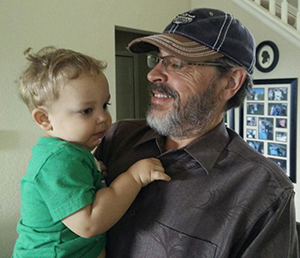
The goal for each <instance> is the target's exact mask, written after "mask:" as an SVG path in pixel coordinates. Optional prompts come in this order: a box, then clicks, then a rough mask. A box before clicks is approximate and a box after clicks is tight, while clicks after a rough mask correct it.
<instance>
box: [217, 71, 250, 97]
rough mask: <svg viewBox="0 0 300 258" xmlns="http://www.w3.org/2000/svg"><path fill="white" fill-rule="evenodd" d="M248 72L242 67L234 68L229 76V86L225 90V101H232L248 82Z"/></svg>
mask: <svg viewBox="0 0 300 258" xmlns="http://www.w3.org/2000/svg"><path fill="white" fill-rule="evenodd" d="M246 77H247V72H246V70H245V69H244V68H242V67H234V68H231V70H230V71H229V72H228V74H227V85H226V86H225V88H224V89H223V93H222V95H221V96H222V98H223V99H224V100H229V99H231V98H232V97H233V96H234V95H235V94H236V93H237V92H238V90H239V89H240V88H241V86H242V85H243V83H244V81H245V80H246Z"/></svg>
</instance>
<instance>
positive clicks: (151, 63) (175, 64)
mask: <svg viewBox="0 0 300 258" xmlns="http://www.w3.org/2000/svg"><path fill="white" fill-rule="evenodd" d="M160 60H161V63H162V65H163V66H164V67H166V69H167V70H169V71H178V70H180V69H181V68H182V67H184V66H186V65H200V66H225V64H221V63H217V62H195V63H192V62H187V61H183V60H181V59H179V58H177V57H175V56H171V55H170V56H163V57H159V56H157V55H154V54H147V65H148V67H149V68H151V69H153V68H154V67H155V66H156V65H157V64H158V63H159V62H160Z"/></svg>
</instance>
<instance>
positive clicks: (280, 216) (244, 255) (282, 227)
mask: <svg viewBox="0 0 300 258" xmlns="http://www.w3.org/2000/svg"><path fill="white" fill-rule="evenodd" d="M242 241H245V242H244V245H243V248H242V250H240V251H239V253H240V254H239V255H236V256H233V257H241V258H253V257H264V258H282V257H289V258H297V257H298V252H299V250H298V236H297V230H296V219H295V206H294V192H293V191H292V190H286V191H284V192H283V194H282V195H281V196H280V198H279V199H278V200H277V201H276V202H275V203H274V204H273V205H272V206H271V207H270V208H269V209H268V210H267V211H266V212H265V214H264V215H263V216H262V217H261V218H260V219H259V220H258V221H257V222H256V223H254V225H253V226H252V227H251V228H250V229H249V230H248V234H247V238H246V239H243V240H242Z"/></svg>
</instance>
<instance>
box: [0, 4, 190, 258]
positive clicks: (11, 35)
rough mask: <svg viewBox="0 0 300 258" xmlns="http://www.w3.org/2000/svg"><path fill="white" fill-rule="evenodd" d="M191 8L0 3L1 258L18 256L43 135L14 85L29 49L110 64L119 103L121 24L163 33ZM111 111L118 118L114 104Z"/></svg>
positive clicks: (179, 6)
mask: <svg viewBox="0 0 300 258" xmlns="http://www.w3.org/2000/svg"><path fill="white" fill-rule="evenodd" d="M188 9H190V0H172V3H171V4H170V0H160V1H149V0H126V1H124V0H110V1H107V0H105V1H104V0H86V1H74V0H63V1H61V0H51V1H41V0H29V1H23V0H11V1H6V0H0V64H1V66H0V67H1V69H0V78H1V80H0V86H1V94H0V118H1V122H0V164H1V173H0V257H3V258H6V257H10V255H11V253H12V249H13V245H14V242H15V239H16V238H17V233H16V224H17V221H18V219H19V217H20V213H19V209H20V197H19V180H20V178H21V177H22V175H23V174H24V173H25V171H26V166H27V163H28V160H29V158H30V152H31V147H32V145H34V144H35V143H36V141H37V138H38V136H39V135H41V131H40V130H39V129H38V128H37V126H35V125H34V124H33V122H32V120H31V118H30V115H29V112H28V111H27V109H26V107H25V105H24V104H23V103H21V101H20V100H19V99H18V97H17V92H16V85H15V84H14V80H15V79H16V78H17V77H18V75H19V73H20V71H21V70H22V69H23V67H24V65H25V60H24V58H23V55H22V53H23V51H24V50H25V49H26V48H27V47H32V48H33V49H34V50H39V49H40V48H42V47H43V46H46V45H54V46H57V47H64V48H70V49H74V50H76V51H80V52H83V53H86V54H89V55H92V56H94V57H96V58H99V59H104V60H106V61H107V62H108V64H109V66H108V68H107V70H106V75H107V77H108V81H109V83H110V90H111V93H112V101H111V102H112V103H115V94H114V93H115V88H114V85H115V58H114V55H115V43H114V30H115V26H123V27H129V28H134V29H139V30H145V31H153V32H155V31H157V32H160V31H161V30H162V29H163V28H164V27H165V26H166V25H167V24H168V23H169V22H170V21H171V19H172V18H173V17H174V15H177V14H178V13H181V12H183V11H186V10H188ZM160 11H161V12H160ZM111 113H112V116H113V117H115V106H114V105H112V108H111Z"/></svg>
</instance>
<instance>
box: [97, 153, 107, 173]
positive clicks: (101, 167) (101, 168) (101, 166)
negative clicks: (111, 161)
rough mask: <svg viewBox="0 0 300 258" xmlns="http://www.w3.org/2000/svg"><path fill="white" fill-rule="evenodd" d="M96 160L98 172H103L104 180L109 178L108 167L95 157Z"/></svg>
mask: <svg viewBox="0 0 300 258" xmlns="http://www.w3.org/2000/svg"><path fill="white" fill-rule="evenodd" d="M94 160H95V163H96V166H97V170H98V171H100V172H101V174H102V177H103V178H104V177H106V176H107V167H106V166H105V165H104V163H103V162H102V161H100V160H97V159H96V158H95V157H94Z"/></svg>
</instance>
